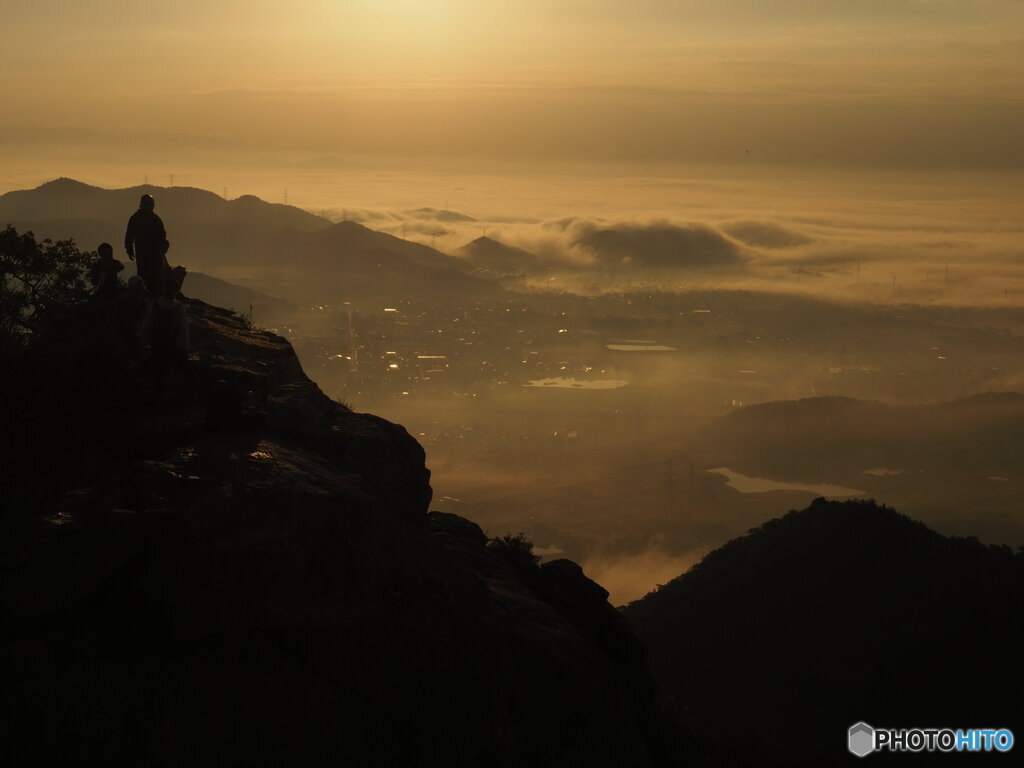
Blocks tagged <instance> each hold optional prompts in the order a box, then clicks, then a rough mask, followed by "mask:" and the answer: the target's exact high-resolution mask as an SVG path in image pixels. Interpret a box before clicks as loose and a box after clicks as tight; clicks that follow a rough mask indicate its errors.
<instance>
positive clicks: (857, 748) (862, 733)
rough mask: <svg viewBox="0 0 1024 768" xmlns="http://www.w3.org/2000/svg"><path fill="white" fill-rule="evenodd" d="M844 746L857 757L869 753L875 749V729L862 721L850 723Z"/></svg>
mask: <svg viewBox="0 0 1024 768" xmlns="http://www.w3.org/2000/svg"><path fill="white" fill-rule="evenodd" d="M846 747H847V749H849V750H850V752H852V753H853V754H855V755H856V756H857V757H865V756H867V755H870V754H871V753H872V752H874V751H875V729H874V728H872V727H871V726H870V725H868V724H867V723H863V722H861V723H857V724H856V725H851V726H850V732H849V733H848V734H847V742H846Z"/></svg>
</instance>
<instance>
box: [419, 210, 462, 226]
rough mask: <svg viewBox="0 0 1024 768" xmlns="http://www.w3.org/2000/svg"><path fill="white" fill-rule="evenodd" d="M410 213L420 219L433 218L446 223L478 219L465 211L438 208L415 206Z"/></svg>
mask: <svg viewBox="0 0 1024 768" xmlns="http://www.w3.org/2000/svg"><path fill="white" fill-rule="evenodd" d="M409 214H410V215H412V216H414V217H416V218H420V219H432V220H434V221H443V222H446V223H452V224H454V223H461V222H470V221H477V219H474V218H473V217H472V216H467V215H466V214H464V213H459V212H458V211H449V210H447V209H443V210H438V209H436V208H414V209H413V210H411V211H409Z"/></svg>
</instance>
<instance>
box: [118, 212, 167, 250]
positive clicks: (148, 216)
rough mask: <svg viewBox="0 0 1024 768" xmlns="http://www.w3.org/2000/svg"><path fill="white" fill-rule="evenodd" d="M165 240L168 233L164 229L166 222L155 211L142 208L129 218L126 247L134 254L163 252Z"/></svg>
mask: <svg viewBox="0 0 1024 768" xmlns="http://www.w3.org/2000/svg"><path fill="white" fill-rule="evenodd" d="M165 242H167V233H166V232H165V231H164V223H163V222H162V221H161V220H160V217H159V216H157V215H156V214H155V213H154V212H153V211H147V210H144V209H142V208H140V209H139V210H137V211H136V212H135V213H133V214H132V217H131V218H130V219H128V229H127V230H126V231H125V233H124V249H125V250H126V251H127V252H128V253H130V254H131V255H132V256H138V255H139V254H140V253H146V254H149V253H160V254H162V253H163V252H164V243H165Z"/></svg>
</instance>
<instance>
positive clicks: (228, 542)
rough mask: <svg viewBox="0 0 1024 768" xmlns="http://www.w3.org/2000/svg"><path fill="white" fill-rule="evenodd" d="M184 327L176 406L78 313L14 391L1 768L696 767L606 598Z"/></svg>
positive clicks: (282, 367)
mask: <svg viewBox="0 0 1024 768" xmlns="http://www.w3.org/2000/svg"><path fill="white" fill-rule="evenodd" d="M189 311H190V313H191V323H192V328H191V330H192V335H193V339H194V350H193V362H192V364H191V367H192V369H193V373H194V377H193V380H191V381H186V380H182V381H180V382H177V383H174V386H172V387H169V388H168V390H167V392H166V393H165V394H163V395H161V394H159V393H155V387H154V383H153V380H152V379H151V378H150V374H148V373H147V372H146V370H145V369H144V368H143V369H140V368H139V367H138V366H136V365H134V364H125V363H124V362H123V361H114V362H110V361H106V362H104V361H103V360H102V355H101V354H97V351H96V348H95V339H94V338H93V336H92V335H91V334H92V333H93V331H94V330H95V329H94V328H92V326H90V323H89V321H88V318H87V317H86V316H84V315H83V314H81V313H79V314H78V315H72V316H71V317H70V318H68V319H67V321H66V322H65V323H63V324H60V325H58V326H55V327H54V328H52V329H51V332H50V333H49V335H48V336H47V337H46V338H44V339H43V340H42V341H41V342H40V343H39V344H38V345H37V346H36V347H35V348H34V349H33V350H31V351H30V352H29V353H28V354H27V355H26V356H25V357H24V358H22V359H20V360H18V361H16V364H15V366H13V371H14V372H13V373H12V374H11V375H10V376H9V377H7V378H6V379H5V382H4V388H5V391H3V392H0V395H3V397H4V402H5V403H6V404H8V407H6V408H5V410H4V411H3V413H2V417H3V424H2V425H0V427H2V435H3V448H2V451H3V455H2V459H3V461H4V468H5V483H4V489H3V492H2V493H3V496H2V497H0V502H2V507H0V535H2V540H0V569H2V570H0V574H2V580H0V615H2V616H3V621H2V623H0V668H2V670H3V689H2V690H3V692H2V694H0V698H2V703H3V704H4V705H5V706H4V708H5V711H7V712H8V713H13V714H11V715H8V716H7V717H5V718H4V719H3V720H2V722H0V745H2V747H0V751H2V754H3V755H4V757H5V760H4V762H5V763H7V764H10V765H32V764H64V765H83V764H86V761H88V762H89V764H100V765H103V764H105V765H146V766H177V765H190V766H193V765H194V766H203V765H239V766H241V765H246V766H254V765H260V766H263V765H266V766H272V765H282V766H319V765H349V764H351V765H403V766H405V765H409V766H503V765H508V766H518V765H528V764H533V765H562V766H573V765H580V766H582V765H588V766H593V765H630V766H643V765H656V764H667V763H671V764H674V765H677V764H679V760H678V754H677V753H676V752H675V750H676V749H677V747H674V746H672V745H671V744H670V740H669V739H668V738H667V737H666V735H665V731H664V730H663V726H662V721H661V718H660V715H659V714H658V712H657V710H656V708H655V706H654V704H653V698H652V692H651V683H650V678H649V676H648V674H647V672H646V664H645V662H644V659H643V653H642V651H641V649H640V646H639V643H638V641H637V640H636V638H635V637H634V636H633V635H632V633H631V631H630V630H629V629H628V627H627V626H626V625H625V623H624V621H623V620H622V619H621V617H620V616H619V614H618V613H617V612H616V611H614V610H613V609H612V608H611V607H610V606H609V605H608V603H607V601H606V600H605V596H604V593H603V591H602V590H601V589H600V587H598V586H597V585H595V584H594V583H593V582H591V581H590V580H589V579H587V578H586V577H585V576H584V575H583V574H582V572H581V571H579V569H578V567H576V566H575V565H574V564H571V563H567V562H559V563H551V564H547V565H545V566H544V567H543V568H537V567H536V566H533V570H531V569H530V568H524V567H523V566H522V564H517V563H515V562H512V561H510V560H509V558H508V557H507V556H506V555H505V554H503V553H502V552H500V551H498V550H496V549H495V548H492V547H488V546H487V538H486V537H485V536H484V534H483V533H482V532H481V531H480V529H479V528H478V527H477V526H476V525H474V524H473V523H471V522H469V521H466V520H463V519H461V518H458V517H455V516H453V515H444V514H438V513H432V514H428V513H427V508H428V504H429V502H430V486H429V482H428V481H429V472H428V471H427V470H426V469H425V467H424V454H423V450H422V449H421V447H420V446H419V444H418V443H417V442H416V441H415V440H413V439H412V438H411V437H410V436H409V435H408V434H407V433H406V431H405V430H404V429H403V428H401V427H400V426H397V425H394V424H391V423H389V422H387V421H384V420H383V419H380V418H377V417H373V416H368V415H362V414H355V413H352V412H351V411H349V410H348V409H347V408H345V407H344V406H342V405H339V404H337V403H334V402H332V401H330V400H329V399H328V398H326V397H325V396H324V395H323V394H322V393H321V392H320V391H319V390H318V389H317V387H316V386H315V385H314V384H312V383H311V382H310V381H309V380H308V379H307V378H306V376H305V375H304V374H303V373H302V371H301V368H300V366H299V364H298V361H297V359H296V357H295V355H294V352H293V351H292V349H291V347H290V346H289V345H288V344H287V342H285V341H284V340H283V339H281V338H280V337H277V336H274V335H272V334H269V333H265V332H259V331H251V330H248V329H246V328H245V326H244V325H243V324H242V323H241V322H240V321H239V320H238V319H237V318H235V317H234V316H232V315H230V314H229V313H225V312H224V311H222V310H218V309H216V308H213V307H209V306H207V305H204V304H202V303H200V302H195V301H193V302H190V303H189Z"/></svg>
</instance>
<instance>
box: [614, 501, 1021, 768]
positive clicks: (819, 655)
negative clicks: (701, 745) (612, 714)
mask: <svg viewBox="0 0 1024 768" xmlns="http://www.w3.org/2000/svg"><path fill="white" fill-rule="evenodd" d="M1021 605H1024V554H1021V553H1018V554H1016V555H1014V553H1013V552H1012V551H1011V550H1010V549H1009V548H1006V547H986V546H983V545H981V544H979V543H978V542H977V541H975V540H970V539H956V538H947V537H944V536H941V535H939V534H937V533H935V532H934V531H932V530H930V529H928V528H927V527H925V526H924V525H922V524H921V523H918V522H915V521H913V520H910V519H909V518H906V517H904V516H903V515H900V514H898V513H896V512H894V511H892V510H891V509H887V508H885V507H881V506H877V505H876V504H874V503H873V502H864V501H850V502H829V501H825V500H824V499H819V500H817V501H815V502H814V503H813V504H811V506H810V507H808V508H807V509H804V510H802V511H799V512H795V511H794V512H790V513H789V514H787V515H786V516H785V517H783V518H781V519H779V520H773V521H771V522H769V523H766V524H764V525H762V526H761V527H759V528H757V529H754V530H752V531H751V532H750V533H749V534H748V535H747V536H744V537H742V538H739V539H735V540H733V541H730V542H729V543H728V544H726V545H725V546H723V547H721V548H719V549H717V550H715V551H714V552H712V553H711V554H709V555H708V556H707V557H705V558H704V560H703V561H702V562H701V563H699V564H698V565H696V566H694V567H693V568H692V569H691V570H690V571H689V572H688V573H686V574H683V575H682V576H680V577H678V578H676V579H674V580H673V581H671V582H670V583H668V584H666V585H664V586H663V587H661V588H660V589H659V590H657V591H655V592H653V593H651V594H649V595H647V596H646V597H645V598H643V599H642V600H639V601H637V602H634V603H632V604H630V605H629V606H628V607H627V608H626V609H625V615H626V618H627V619H628V620H629V622H630V623H631V624H632V625H633V627H634V628H635V629H636V631H637V633H638V634H639V635H640V637H641V639H643V640H644V642H645V643H646V644H647V646H648V648H649V651H650V654H651V659H652V663H653V665H654V669H655V675H656V677H657V679H658V680H659V682H660V683H661V684H662V685H664V686H665V687H666V688H667V689H668V691H669V692H670V693H671V694H672V695H673V696H674V697H675V698H676V701H677V704H678V705H679V706H680V707H681V708H685V711H686V712H687V713H688V715H687V716H688V717H689V718H690V719H691V724H692V725H693V727H694V728H695V729H696V731H697V732H698V733H702V734H704V735H705V736H706V737H707V738H710V739H711V740H717V742H718V744H719V746H720V748H721V749H722V754H723V758H724V757H728V758H729V760H733V761H735V762H729V761H728V760H726V761H725V762H723V764H730V765H731V764H740V765H748V764H749V765H807V766H811V765H813V766H829V765H846V764H855V761H856V760H857V758H854V757H853V756H851V755H849V754H847V753H846V729H847V728H848V727H849V726H851V725H853V724H854V723H856V722H858V721H860V720H864V721H866V722H868V723H871V724H872V725H876V726H883V727H907V728H910V727H962V728H971V727H1009V728H1012V729H1014V731H1015V733H1017V732H1020V730H1019V729H1020V727H1021V726H1022V725H1024V722H1022V720H1021V716H1022V714H1024V712H1022V705H1021V700H1020V697H1019V696H1018V695H1017V692H1018V691H1020V690H1021V684H1022V683H1024V675H1022V671H1021V670H1022V666H1021V663H1020V654H1021V650H1020V649H1021V648H1022V647H1024V616H1022V614H1021V611H1020V606H1021ZM983 723H984V724H985V725H984V726H983V725H982V724H983ZM906 759H907V758H906V756H899V757H897V758H896V759H894V760H892V762H891V764H892V765H902V764H903V762H905V761H906ZM871 760H872V764H875V763H879V764H889V763H888V762H887V761H886V760H885V758H884V756H881V755H872V756H871Z"/></svg>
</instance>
